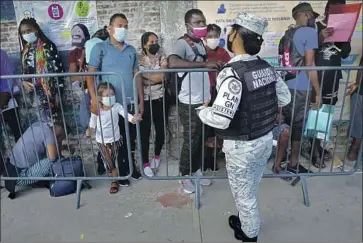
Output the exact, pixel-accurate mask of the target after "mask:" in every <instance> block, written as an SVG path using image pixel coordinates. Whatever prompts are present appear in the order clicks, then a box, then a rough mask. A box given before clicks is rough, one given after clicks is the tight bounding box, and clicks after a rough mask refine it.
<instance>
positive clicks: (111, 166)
mask: <svg viewBox="0 0 363 243" xmlns="http://www.w3.org/2000/svg"><path fill="white" fill-rule="evenodd" d="M97 144H98V147H99V154H101V155H102V157H103V161H104V162H105V167H106V168H107V171H108V173H109V176H111V177H116V176H117V170H116V166H115V158H114V157H115V153H114V150H115V149H114V148H113V147H112V146H107V145H104V144H101V143H97ZM117 192H118V183H117V181H115V180H113V181H112V182H111V185H110V194H115V193H117Z"/></svg>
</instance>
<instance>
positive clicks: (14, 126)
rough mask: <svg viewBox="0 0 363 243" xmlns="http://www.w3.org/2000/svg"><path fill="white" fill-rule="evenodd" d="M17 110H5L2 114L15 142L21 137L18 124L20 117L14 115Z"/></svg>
mask: <svg viewBox="0 0 363 243" xmlns="http://www.w3.org/2000/svg"><path fill="white" fill-rule="evenodd" d="M16 112H17V108H14V109H10V110H7V111H5V112H3V115H4V120H5V122H6V123H7V124H8V126H9V127H10V130H11V132H12V133H13V135H14V138H15V142H16V141H18V139H19V138H20V137H21V129H20V127H21V124H20V117H19V113H18V114H16Z"/></svg>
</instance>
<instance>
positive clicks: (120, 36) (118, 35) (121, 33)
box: [113, 28, 128, 42]
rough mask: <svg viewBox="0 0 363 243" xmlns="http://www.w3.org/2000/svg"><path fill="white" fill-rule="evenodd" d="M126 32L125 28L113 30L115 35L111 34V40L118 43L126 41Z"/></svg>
mask: <svg viewBox="0 0 363 243" xmlns="http://www.w3.org/2000/svg"><path fill="white" fill-rule="evenodd" d="M127 37H128V30H127V29H125V28H115V33H114V34H113V38H115V39H116V40H117V41H118V42H124V41H126V40H127Z"/></svg>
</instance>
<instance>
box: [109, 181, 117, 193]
mask: <svg viewBox="0 0 363 243" xmlns="http://www.w3.org/2000/svg"><path fill="white" fill-rule="evenodd" d="M117 192H118V183H117V181H113V182H111V186H110V194H115V193H117Z"/></svg>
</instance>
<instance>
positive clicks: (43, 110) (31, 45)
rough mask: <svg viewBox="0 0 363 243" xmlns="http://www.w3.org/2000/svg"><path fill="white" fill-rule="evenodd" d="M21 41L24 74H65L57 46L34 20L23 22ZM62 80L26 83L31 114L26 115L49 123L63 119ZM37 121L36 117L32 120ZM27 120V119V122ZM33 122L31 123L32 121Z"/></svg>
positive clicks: (35, 79) (52, 79)
mask: <svg viewBox="0 0 363 243" xmlns="http://www.w3.org/2000/svg"><path fill="white" fill-rule="evenodd" d="M18 34H19V40H20V48H21V51H20V53H21V56H20V57H21V64H22V72H23V73H24V74H47V73H62V72H63V65H62V62H61V60H60V57H59V54H58V51H57V47H56V46H55V45H54V43H53V42H52V41H51V40H49V39H48V37H46V36H45V34H44V33H43V31H42V30H41V29H40V26H39V25H38V23H37V22H36V20H35V19H33V18H27V19H23V20H22V21H21V22H20V25H19V29H18ZM63 83H64V79H63V78H48V77H47V78H33V79H28V80H23V87H24V89H25V91H26V92H27V93H29V96H28V97H27V98H29V99H28V100H27V101H26V102H25V103H26V104H25V105H26V106H27V107H28V109H31V110H29V111H28V112H27V111H26V109H25V111H24V110H23V112H26V113H25V114H24V116H25V117H28V115H30V116H31V115H34V116H35V115H37V116H38V119H39V120H42V121H44V122H50V121H51V117H52V118H53V120H59V121H60V120H61V119H62V118H61V110H60V101H61V97H60V96H61V95H62V93H63ZM33 119H34V117H33ZM26 120H27V121H28V119H26ZM30 122H32V121H30Z"/></svg>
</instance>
